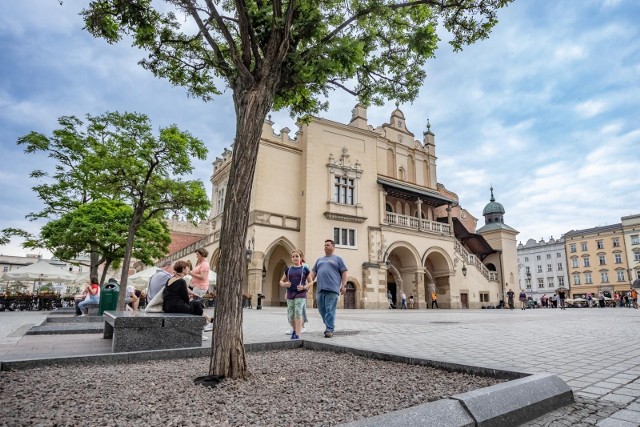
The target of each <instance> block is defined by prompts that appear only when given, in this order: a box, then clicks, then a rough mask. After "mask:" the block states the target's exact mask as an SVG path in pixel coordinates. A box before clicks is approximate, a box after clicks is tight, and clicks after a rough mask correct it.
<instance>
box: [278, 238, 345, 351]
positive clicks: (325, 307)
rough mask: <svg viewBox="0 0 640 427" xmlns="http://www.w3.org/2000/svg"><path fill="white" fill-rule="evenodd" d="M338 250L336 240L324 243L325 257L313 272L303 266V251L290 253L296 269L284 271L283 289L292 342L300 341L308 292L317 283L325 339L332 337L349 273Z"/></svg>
mask: <svg viewBox="0 0 640 427" xmlns="http://www.w3.org/2000/svg"><path fill="white" fill-rule="evenodd" d="M335 249H336V244H335V242H334V241H333V240H330V239H327V240H325V242H324V256H323V257H320V258H318V259H317V260H316V262H315V264H314V266H313V268H309V266H308V265H306V264H305V263H304V257H303V254H302V251H300V250H299V249H294V250H293V251H291V263H292V264H293V265H292V266H291V267H288V268H287V269H285V271H284V273H283V274H282V277H281V278H280V286H281V287H283V288H287V319H288V321H289V323H290V325H291V327H292V334H291V339H293V340H296V339H300V334H301V333H302V328H303V325H304V320H305V317H306V303H307V292H308V291H309V289H311V288H312V286H313V282H314V280H317V283H318V293H317V295H316V300H317V304H318V312H319V313H320V317H321V318H322V322H323V323H324V336H325V338H331V337H333V331H334V330H335V320H336V309H337V307H338V299H339V298H340V295H344V293H345V292H346V289H347V272H348V270H347V266H346V265H345V263H344V260H343V259H342V258H341V257H339V256H338V255H334V251H335Z"/></svg>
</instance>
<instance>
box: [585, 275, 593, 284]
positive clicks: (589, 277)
mask: <svg viewBox="0 0 640 427" xmlns="http://www.w3.org/2000/svg"><path fill="white" fill-rule="evenodd" d="M584 283H586V284H587V285H589V284H591V283H593V281H592V279H591V273H584Z"/></svg>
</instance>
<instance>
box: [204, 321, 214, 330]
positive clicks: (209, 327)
mask: <svg viewBox="0 0 640 427" xmlns="http://www.w3.org/2000/svg"><path fill="white" fill-rule="evenodd" d="M204 331H205V332H211V331H213V323H207V326H205V327H204Z"/></svg>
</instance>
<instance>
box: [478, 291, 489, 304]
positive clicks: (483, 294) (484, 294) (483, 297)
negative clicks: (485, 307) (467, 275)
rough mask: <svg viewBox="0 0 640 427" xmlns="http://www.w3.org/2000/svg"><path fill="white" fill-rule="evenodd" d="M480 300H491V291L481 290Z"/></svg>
mask: <svg viewBox="0 0 640 427" xmlns="http://www.w3.org/2000/svg"><path fill="white" fill-rule="evenodd" d="M480 302H489V292H480Z"/></svg>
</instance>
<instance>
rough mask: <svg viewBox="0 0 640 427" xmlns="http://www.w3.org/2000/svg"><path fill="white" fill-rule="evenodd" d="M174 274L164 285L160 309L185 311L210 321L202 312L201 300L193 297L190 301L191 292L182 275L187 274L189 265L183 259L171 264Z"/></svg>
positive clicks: (166, 311)
mask: <svg viewBox="0 0 640 427" xmlns="http://www.w3.org/2000/svg"><path fill="white" fill-rule="evenodd" d="M173 270H174V272H175V273H174V275H173V277H172V278H171V279H169V281H168V282H167V284H166V286H165V287H164V290H163V291H162V293H163V299H164V300H163V302H162V311H164V312H165V313H186V314H195V315H197V316H204V317H205V318H206V319H207V323H209V322H211V318H210V317H209V316H207V315H206V314H204V312H203V308H202V301H201V300H199V299H195V300H192V301H190V300H189V295H190V294H191V293H192V292H190V291H189V288H188V287H187V282H186V281H185V280H184V276H186V275H187V274H189V267H188V265H187V263H186V262H185V261H176V263H175V264H174V266H173Z"/></svg>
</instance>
